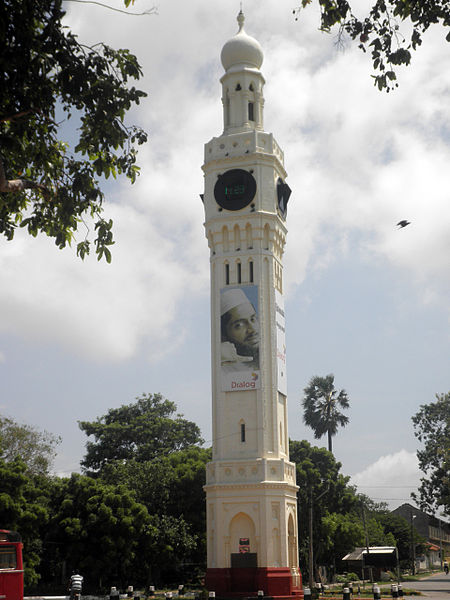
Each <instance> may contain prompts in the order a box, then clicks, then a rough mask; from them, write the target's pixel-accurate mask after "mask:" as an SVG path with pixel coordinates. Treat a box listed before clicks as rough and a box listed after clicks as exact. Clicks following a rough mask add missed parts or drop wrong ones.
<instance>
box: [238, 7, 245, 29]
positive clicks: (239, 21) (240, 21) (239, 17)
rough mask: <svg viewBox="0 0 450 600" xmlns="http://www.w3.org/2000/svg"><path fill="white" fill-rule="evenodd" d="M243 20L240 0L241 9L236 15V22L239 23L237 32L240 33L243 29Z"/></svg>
mask: <svg viewBox="0 0 450 600" xmlns="http://www.w3.org/2000/svg"><path fill="white" fill-rule="evenodd" d="M244 21H245V17H244V13H243V12H242V2H241V10H240V11H239V14H238V16H237V22H238V24H239V31H238V33H240V32H241V31H242V30H243V29H244Z"/></svg>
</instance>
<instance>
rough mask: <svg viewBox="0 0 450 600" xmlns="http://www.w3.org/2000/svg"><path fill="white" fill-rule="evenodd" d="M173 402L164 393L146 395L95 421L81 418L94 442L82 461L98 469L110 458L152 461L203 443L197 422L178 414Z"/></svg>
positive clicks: (88, 447)
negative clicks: (164, 396) (163, 395)
mask: <svg viewBox="0 0 450 600" xmlns="http://www.w3.org/2000/svg"><path fill="white" fill-rule="evenodd" d="M176 409H177V407H176V404H175V403H174V402H170V401H169V400H166V399H164V398H163V397H162V396H161V394H153V395H152V394H147V395H145V394H144V395H143V396H141V397H140V398H137V402H135V403H134V404H128V405H122V406H121V407H120V408H112V409H110V410H109V411H108V412H107V414H106V415H103V416H102V417H100V418H98V419H97V420H96V421H93V422H89V421H81V422H79V427H80V429H81V430H82V431H84V432H85V433H86V435H88V436H91V435H92V436H94V438H95V442H87V444H86V449H87V452H86V456H85V457H84V459H83V460H82V462H81V464H82V466H83V468H84V469H85V470H89V469H90V470H92V471H93V472H97V471H99V470H101V469H102V468H103V467H104V466H105V465H106V464H107V463H109V462H111V461H129V460H135V461H137V462H145V461H151V460H153V459H155V458H158V457H161V456H162V455H165V454H169V453H171V452H175V451H178V450H182V449H184V448H189V447H190V446H195V445H199V444H202V443H203V440H202V438H201V437H200V429H199V428H198V427H197V425H196V424H195V423H192V422H191V421H188V420H186V419H184V418H183V415H179V414H175V411H176Z"/></svg>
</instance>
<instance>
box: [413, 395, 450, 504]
mask: <svg viewBox="0 0 450 600" xmlns="http://www.w3.org/2000/svg"><path fill="white" fill-rule="evenodd" d="M412 421H413V425H414V431H415V435H416V437H417V439H418V440H419V441H420V442H422V443H423V449H422V450H418V451H417V458H418V459H419V467H420V469H421V471H423V473H424V477H422V478H421V484H420V487H419V494H418V496H417V497H416V498H415V499H416V500H418V501H419V504H420V507H421V509H422V510H428V511H429V512H432V513H433V512H434V511H435V510H436V509H437V508H438V507H442V508H443V510H444V513H445V514H447V515H450V392H448V393H447V394H436V401H435V402H431V403H430V404H423V405H422V406H421V407H420V410H419V411H418V412H417V413H416V414H415V415H414V416H413V417H412Z"/></svg>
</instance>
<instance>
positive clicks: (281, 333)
mask: <svg viewBox="0 0 450 600" xmlns="http://www.w3.org/2000/svg"><path fill="white" fill-rule="evenodd" d="M275 324H276V328H277V372H278V391H279V392H280V394H284V395H285V396H287V377H286V333H285V331H286V322H285V318H284V298H283V296H282V295H281V294H280V292H279V291H278V290H275Z"/></svg>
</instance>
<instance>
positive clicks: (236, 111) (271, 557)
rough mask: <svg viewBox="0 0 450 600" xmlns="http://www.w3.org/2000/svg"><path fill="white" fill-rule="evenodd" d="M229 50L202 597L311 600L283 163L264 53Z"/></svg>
mask: <svg viewBox="0 0 450 600" xmlns="http://www.w3.org/2000/svg"><path fill="white" fill-rule="evenodd" d="M238 24H239V31H238V33H237V34H236V35H235V36H234V37H233V38H231V39H230V40H229V41H228V42H227V43H226V44H225V46H224V47H223V49H222V54H221V60H222V65H223V67H224V69H225V74H224V75H223V76H222V78H221V84H222V103H223V120H224V131H223V133H222V135H221V136H219V137H215V138H213V139H212V140H211V141H210V142H208V143H207V144H206V145H205V163H204V165H203V171H204V176H205V192H204V194H203V195H202V199H203V203H204V207H205V230H206V237H207V239H208V243H209V248H210V253H211V259H210V262H211V345H212V418H213V457H212V461H211V462H210V463H209V464H208V465H207V474H206V486H205V490H206V503H207V544H208V569H207V574H206V586H207V588H208V589H209V590H210V591H215V592H216V596H221V597H229V598H232V597H239V596H249V595H252V594H255V595H256V594H257V592H258V591H259V590H262V591H263V592H264V595H266V596H273V597H278V598H293V597H294V598H295V597H297V598H299V597H302V596H303V592H302V589H301V575H300V573H299V570H298V545H297V486H296V481H295V465H294V464H293V463H291V462H289V437H288V426H287V397H286V394H287V389H286V369H285V364H286V356H285V335H284V303H283V265H282V256H283V249H284V244H285V240H286V233H287V230H286V226H285V219H286V208H287V201H288V199H289V195H290V189H289V187H288V186H287V184H286V183H285V178H286V172H285V170H284V164H283V163H284V158H283V152H282V151H281V149H280V147H279V146H278V144H277V143H276V141H275V139H274V137H273V135H272V134H271V133H266V132H265V131H264V127H263V109H264V97H263V86H264V83H265V81H264V77H263V75H262V73H261V71H260V67H261V64H262V61H263V52H262V49H261V46H260V45H259V43H258V42H257V41H256V40H255V39H254V38H252V37H250V36H249V35H247V33H246V32H245V31H244V15H243V14H242V11H241V12H240V13H239V15H238Z"/></svg>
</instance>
